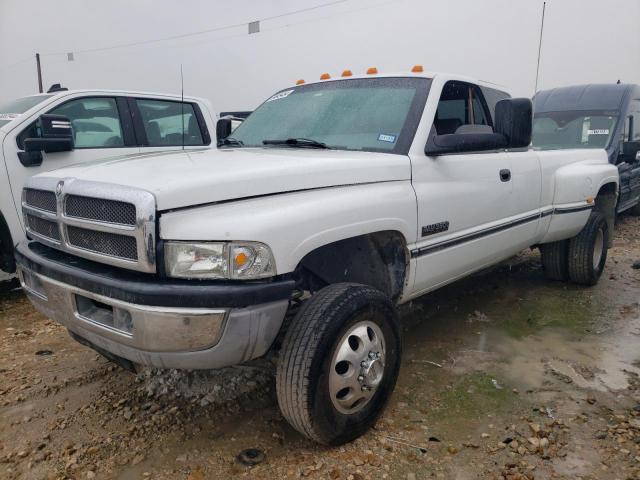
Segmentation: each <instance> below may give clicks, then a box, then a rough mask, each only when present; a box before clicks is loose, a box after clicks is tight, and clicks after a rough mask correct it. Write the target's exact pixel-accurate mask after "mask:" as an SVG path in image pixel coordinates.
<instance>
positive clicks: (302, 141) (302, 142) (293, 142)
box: [262, 138, 331, 150]
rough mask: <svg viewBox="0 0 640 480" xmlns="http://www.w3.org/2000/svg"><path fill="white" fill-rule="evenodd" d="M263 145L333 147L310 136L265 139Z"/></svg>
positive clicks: (327, 148)
mask: <svg viewBox="0 0 640 480" xmlns="http://www.w3.org/2000/svg"><path fill="white" fill-rule="evenodd" d="M262 144H263V145H287V146H290V147H308V148H323V149H326V150H329V149H331V147H329V146H328V145H327V144H326V143H322V142H318V141H317V140H312V139H310V138H287V139H286V140H263V141H262Z"/></svg>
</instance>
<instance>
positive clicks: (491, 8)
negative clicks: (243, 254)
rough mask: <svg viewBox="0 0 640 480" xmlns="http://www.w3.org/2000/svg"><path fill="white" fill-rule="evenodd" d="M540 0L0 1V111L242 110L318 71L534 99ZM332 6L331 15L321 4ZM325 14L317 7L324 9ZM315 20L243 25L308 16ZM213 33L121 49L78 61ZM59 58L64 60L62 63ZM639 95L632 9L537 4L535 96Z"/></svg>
mask: <svg viewBox="0 0 640 480" xmlns="http://www.w3.org/2000/svg"><path fill="white" fill-rule="evenodd" d="M542 3H543V2H542V0H455V1H452V0H343V1H341V2H337V1H336V0H278V1H276V0H269V1H267V0H263V1H260V0H233V1H229V0H227V1H224V2H223V1H219V0H182V1H178V0H137V1H133V0H109V1H97V0H56V1H51V0H30V1H25V0H0V102H2V101H5V100H8V99H11V98H14V97H18V96H22V95H28V94H32V93H36V92H37V80H36V71H35V59H34V54H35V52H40V53H41V54H42V55H43V56H42V68H43V77H44V86H45V90H46V88H47V87H48V86H49V85H51V84H52V83H57V82H61V83H62V84H63V85H65V86H67V87H70V88H93V87H104V88H119V89H135V90H150V91H160V92H172V93H177V92H179V91H180V64H181V63H182V64H183V68H184V76H185V94H189V95H197V96H202V97H206V98H208V99H210V100H211V102H212V104H213V107H214V109H215V110H218V111H219V110H235V109H237V110H244V109H253V108H255V106H257V105H258V104H259V103H260V102H261V101H262V100H264V99H265V98H266V97H267V96H268V95H270V94H271V93H273V92H274V91H275V90H278V89H280V88H284V87H286V86H288V85H291V84H293V83H294V82H295V80H297V79H298V78H305V79H307V80H310V79H316V78H318V76H319V75H320V74H321V73H323V72H330V73H331V74H332V75H334V76H335V75H339V74H340V72H341V71H342V70H343V69H345V68H349V69H351V70H352V71H353V72H354V73H356V72H362V71H364V70H365V69H366V68H367V67H369V66H376V67H378V70H380V71H402V70H408V69H409V68H410V67H411V66H412V65H414V64H416V63H420V64H423V65H424V67H425V70H426V71H448V72H457V73H463V74H465V75H469V76H472V77H478V78H481V79H483V80H488V81H492V82H495V83H499V84H502V85H505V86H506V87H508V88H509V89H510V90H511V92H512V93H513V94H515V95H522V96H531V95H532V94H533V91H534V83H535V71H536V58H537V53H538V35H539V29H540V16H541V12H542ZM327 4H330V5H327ZM322 5H325V6H322ZM314 6H320V8H317V9H314V10H310V11H306V12H301V13H297V14H294V15H285V16H282V17H279V18H273V19H270V20H263V21H262V22H261V25H260V27H261V32H260V33H257V34H253V35H248V33H247V25H246V24H247V23H248V22H250V21H253V20H258V19H265V18H267V17H274V16H277V15H281V14H286V13H287V12H292V11H295V10H301V9H305V8H309V7H314ZM238 24H239V26H236V27H233V28H227V29H221V30H218V31H215V32H209V33H204V34H201V35H196V36H189V37H183V38H181V39H174V40H167V41H160V42H155V43H147V44H143V45H138V46H130V47H126V48H114V49H109V50H98V51H86V50H92V49H99V48H103V47H110V46H114V45H122V44H128V43H134V42H140V41H147V40H152V39H157V38H162V37H167V36H175V35H182V34H187V33H191V32H197V31H202V30H210V29H214V28H217V27H224V26H228V25H238ZM66 52H74V56H75V60H74V61H73V62H69V61H68V60H67V55H66ZM617 79H622V81H623V82H629V83H640V0H606V1H603V0H548V1H547V9H546V19H545V32H544V38H543V46H542V62H541V67H540V80H539V88H550V87H554V86H561V85H569V84H577V83H592V82H615V81H616V80H617Z"/></svg>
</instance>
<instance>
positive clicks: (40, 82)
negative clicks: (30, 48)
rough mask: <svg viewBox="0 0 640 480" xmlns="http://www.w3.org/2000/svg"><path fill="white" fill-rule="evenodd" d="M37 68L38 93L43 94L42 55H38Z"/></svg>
mask: <svg viewBox="0 0 640 480" xmlns="http://www.w3.org/2000/svg"><path fill="white" fill-rule="evenodd" d="M36 67H37V68H38V91H39V92H40V93H42V69H41V68H40V54H39V53H36Z"/></svg>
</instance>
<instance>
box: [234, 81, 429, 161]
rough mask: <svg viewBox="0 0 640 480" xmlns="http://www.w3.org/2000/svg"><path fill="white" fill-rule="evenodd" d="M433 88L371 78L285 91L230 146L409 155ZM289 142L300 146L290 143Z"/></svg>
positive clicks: (245, 125)
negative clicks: (320, 148) (429, 91)
mask: <svg viewBox="0 0 640 480" xmlns="http://www.w3.org/2000/svg"><path fill="white" fill-rule="evenodd" d="M429 85H430V80H429V79H426V78H371V79H369V78H366V79H353V80H338V81H333V82H324V83H316V84H311V85H301V86H298V87H295V88H291V89H287V90H282V91H280V92H278V93H276V94H275V95H273V96H272V97H270V98H269V99H268V100H267V101H266V102H264V103H263V104H262V105H261V106H260V107H258V108H257V109H256V110H255V111H254V112H253V113H252V114H251V115H250V116H249V118H247V120H245V121H244V122H243V123H242V124H241V125H240V126H239V127H238V128H237V129H236V130H235V131H234V132H233V133H232V138H231V139H230V141H229V142H228V145H230V146H233V147H234V148H238V147H263V146H265V147H268V148H317V147H319V146H322V147H323V148H331V149H337V150H358V151H368V152H389V153H398V154H406V153H407V152H408V151H409V146H410V145H411V141H412V140H413V135H414V134H415V131H416V128H417V125H418V121H419V120H420V116H421V114H422V110H423V108H424V103H425V101H426V98H427V93H428V90H429ZM288 139H296V140H297V141H295V140H294V141H290V142H287V143H284V141H286V140H288ZM265 141H266V144H265ZM321 144H322V145H321Z"/></svg>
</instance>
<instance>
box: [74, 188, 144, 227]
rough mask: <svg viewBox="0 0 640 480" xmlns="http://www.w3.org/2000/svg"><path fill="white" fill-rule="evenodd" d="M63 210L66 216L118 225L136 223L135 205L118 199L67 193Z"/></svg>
mask: <svg viewBox="0 0 640 480" xmlns="http://www.w3.org/2000/svg"><path fill="white" fill-rule="evenodd" d="M64 211H65V214H66V215H67V216H68V217H74V218H85V219H87V220H95V221H98V222H106V223H115V224H118V225H135V224H136V206H135V205H133V204H131V203H127V202H121V201H118V200H107V199H103V198H94V197H83V196H80V195H68V196H67V197H66V199H65V206H64Z"/></svg>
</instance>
